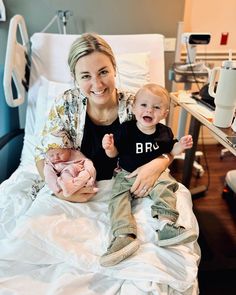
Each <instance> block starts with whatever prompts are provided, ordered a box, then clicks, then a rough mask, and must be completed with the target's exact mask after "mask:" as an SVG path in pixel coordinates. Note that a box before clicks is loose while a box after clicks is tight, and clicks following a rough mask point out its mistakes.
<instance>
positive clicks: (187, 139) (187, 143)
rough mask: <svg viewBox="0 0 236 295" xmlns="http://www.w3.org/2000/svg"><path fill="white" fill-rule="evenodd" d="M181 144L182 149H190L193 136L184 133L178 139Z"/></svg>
mask: <svg viewBox="0 0 236 295" xmlns="http://www.w3.org/2000/svg"><path fill="white" fill-rule="evenodd" d="M179 142H180V143H181V145H182V146H183V148H184V149H191V148H192V146H193V138H192V135H185V136H183V137H181V139H180V141H179Z"/></svg>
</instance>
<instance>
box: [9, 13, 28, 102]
mask: <svg viewBox="0 0 236 295" xmlns="http://www.w3.org/2000/svg"><path fill="white" fill-rule="evenodd" d="M18 28H19V32H20V37H21V41H22V44H21V43H19V42H18V40H17V29H18ZM29 44H30V43H29V37H28V33H27V29H26V24H25V21H24V18H23V17H22V16H21V15H15V16H14V17H13V18H12V19H11V21H10V25H9V32H8V40H7V49H6V59H5V66H4V77H3V87H4V92H5V98H6V102H7V104H8V105H9V106H10V107H17V106H19V105H21V104H23V103H24V101H25V98H26V94H27V91H28V84H29V71H30V58H29V56H30V46H29ZM12 82H13V83H14V84H15V87H16V91H17V97H16V98H14V97H13V92H12Z"/></svg>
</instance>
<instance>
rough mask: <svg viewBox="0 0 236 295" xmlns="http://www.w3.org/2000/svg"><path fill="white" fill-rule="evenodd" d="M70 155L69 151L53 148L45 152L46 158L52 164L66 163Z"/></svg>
mask: <svg viewBox="0 0 236 295" xmlns="http://www.w3.org/2000/svg"><path fill="white" fill-rule="evenodd" d="M70 154H71V151H70V149H62V148H55V149H50V150H48V151H47V157H48V159H49V160H50V161H51V162H52V163H53V164H56V163H59V162H66V161H68V160H69V158H70Z"/></svg>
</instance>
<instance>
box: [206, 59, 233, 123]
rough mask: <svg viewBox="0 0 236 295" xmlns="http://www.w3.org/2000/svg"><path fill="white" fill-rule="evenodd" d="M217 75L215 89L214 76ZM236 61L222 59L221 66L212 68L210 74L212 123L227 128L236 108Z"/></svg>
mask: <svg viewBox="0 0 236 295" xmlns="http://www.w3.org/2000/svg"><path fill="white" fill-rule="evenodd" d="M217 75H219V79H218V83H217V88H216V91H215V90H214V88H215V83H216V77H217ZM235 81H236V62H233V61H232V59H231V54H230V57H229V60H227V61H224V62H223V63H222V66H221V67H215V68H214V69H212V72H211V75H210V84H209V94H210V95H211V96H213V97H214V98H215V105H216V108H215V114H214V118H213V124H214V125H216V126H218V127H221V128H228V127H230V126H231V125H232V122H233V118H234V115H235V108H236V83H235Z"/></svg>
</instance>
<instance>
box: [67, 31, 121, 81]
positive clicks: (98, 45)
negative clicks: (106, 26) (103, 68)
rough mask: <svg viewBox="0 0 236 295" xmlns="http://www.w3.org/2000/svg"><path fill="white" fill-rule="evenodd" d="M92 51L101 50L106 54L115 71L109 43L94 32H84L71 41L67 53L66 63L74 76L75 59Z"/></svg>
mask: <svg viewBox="0 0 236 295" xmlns="http://www.w3.org/2000/svg"><path fill="white" fill-rule="evenodd" d="M93 52H101V53H104V54H105V55H106V56H108V57H109V58H110V60H111V63H112V65H113V67H114V70H115V71H116V61H115V57H114V53H113V51H112V49H111V47H110V45H109V44H108V43H107V42H106V41H105V40H104V39H103V38H102V37H101V36H99V35H97V34H96V33H85V34H82V35H81V36H80V37H79V38H78V39H76V40H75V41H74V42H73V43H72V45H71V48H70V52H69V55H68V65H69V67H70V71H71V73H72V75H73V76H74V77H75V66H76V63H77V61H78V60H79V59H80V58H81V57H83V56H86V55H89V54H91V53H93Z"/></svg>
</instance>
